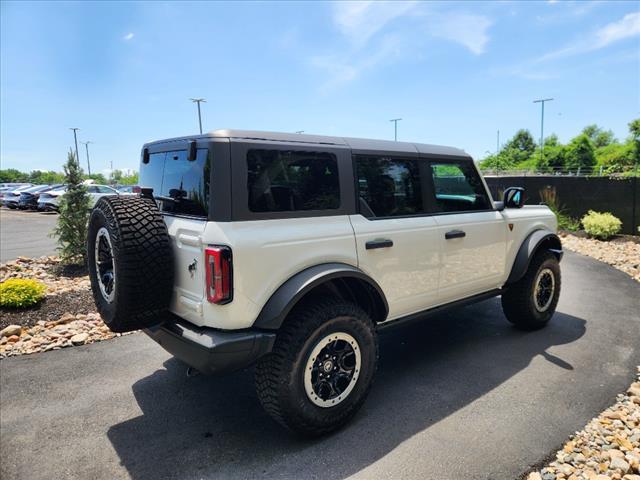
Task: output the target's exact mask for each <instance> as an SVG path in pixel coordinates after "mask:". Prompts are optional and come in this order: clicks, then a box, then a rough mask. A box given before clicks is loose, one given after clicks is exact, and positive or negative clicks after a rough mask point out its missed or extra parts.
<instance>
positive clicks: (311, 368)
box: [256, 301, 378, 436]
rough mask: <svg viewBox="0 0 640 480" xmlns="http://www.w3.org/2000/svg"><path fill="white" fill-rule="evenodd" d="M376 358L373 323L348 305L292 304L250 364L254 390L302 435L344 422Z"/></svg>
mask: <svg viewBox="0 0 640 480" xmlns="http://www.w3.org/2000/svg"><path fill="white" fill-rule="evenodd" d="M377 361H378V343H377V337H376V332H375V327H374V325H373V322H372V321H371V319H370V318H369V317H368V315H367V314H366V313H365V312H364V311H363V310H362V309H360V308H359V307H358V306H356V305H354V304H351V303H342V302H331V301H320V302H317V303H313V304H307V305H306V306H304V307H299V308H296V310H295V311H294V312H292V314H291V315H290V316H289V318H287V322H286V323H285V325H284V326H283V327H282V329H281V331H280V332H279V334H278V338H277V340H276V344H275V345H274V349H273V351H272V352H271V353H270V354H269V355H267V356H266V357H264V358H263V359H262V360H261V361H260V362H259V363H258V365H257V367H256V390H257V392H258V397H259V398H260V402H261V403H262V405H263V407H264V408H265V410H266V411H267V412H268V413H269V414H270V415H271V416H272V417H273V418H274V419H275V420H276V421H277V422H279V423H280V424H282V425H283V426H285V427H287V428H288V429H290V430H292V431H294V432H296V433H299V434H302V435H306V436H317V435H322V434H326V433H329V432H331V431H333V430H336V429H338V428H340V427H341V426H342V425H344V424H346V423H347V422H348V421H349V420H350V419H351V418H352V417H353V415H355V413H356V412H357V411H358V409H359V408H360V406H361V405H362V403H363V402H364V400H365V398H366V396H367V394H368V392H369V388H370V386H371V383H372V380H373V376H374V374H375V371H376V367H377Z"/></svg>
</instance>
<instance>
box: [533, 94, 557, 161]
mask: <svg viewBox="0 0 640 480" xmlns="http://www.w3.org/2000/svg"><path fill="white" fill-rule="evenodd" d="M552 100H553V98H540V99H538V100H534V101H533V103H540V104H541V105H542V112H541V115H540V162H541V163H542V161H543V160H544V158H543V157H544V102H550V101H552Z"/></svg>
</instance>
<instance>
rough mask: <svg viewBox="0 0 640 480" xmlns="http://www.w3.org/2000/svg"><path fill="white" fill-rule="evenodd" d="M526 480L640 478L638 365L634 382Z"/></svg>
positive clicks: (637, 479) (639, 479) (629, 479)
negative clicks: (610, 405) (613, 403)
mask: <svg viewBox="0 0 640 480" xmlns="http://www.w3.org/2000/svg"><path fill="white" fill-rule="evenodd" d="M526 478H527V480H561V479H566V480H640V367H638V372H637V378H636V383H632V384H631V386H630V387H629V389H628V390H627V392H626V393H625V394H621V395H618V397H617V402H616V403H615V405H613V406H612V407H610V408H607V409H606V410H605V411H604V412H602V413H601V414H600V415H599V416H598V417H597V418H594V419H593V420H591V421H590V422H589V423H588V424H587V426H586V427H585V428H584V429H582V430H581V431H579V432H576V434H575V435H573V436H572V437H571V438H570V440H569V441H568V442H567V443H566V444H565V445H564V447H563V448H562V450H559V451H558V452H557V453H556V460H555V461H554V462H551V463H550V464H549V465H547V466H546V467H545V468H543V469H542V470H540V471H536V472H531V473H529V475H528V476H527V477H526Z"/></svg>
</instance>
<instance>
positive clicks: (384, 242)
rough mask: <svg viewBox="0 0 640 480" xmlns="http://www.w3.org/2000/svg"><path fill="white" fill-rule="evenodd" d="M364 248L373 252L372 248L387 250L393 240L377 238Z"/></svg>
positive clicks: (391, 245)
mask: <svg viewBox="0 0 640 480" xmlns="http://www.w3.org/2000/svg"><path fill="white" fill-rule="evenodd" d="M365 247H366V249H367V250H373V249H374V248H389V247H393V240H389V239H388V238H377V239H375V240H369V241H368V242H367V243H366V244H365Z"/></svg>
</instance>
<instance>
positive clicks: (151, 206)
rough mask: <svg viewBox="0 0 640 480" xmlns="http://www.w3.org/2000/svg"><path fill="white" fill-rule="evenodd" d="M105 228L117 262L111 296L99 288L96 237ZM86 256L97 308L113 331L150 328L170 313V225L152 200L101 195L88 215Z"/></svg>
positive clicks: (171, 280)
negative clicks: (109, 298)
mask: <svg viewBox="0 0 640 480" xmlns="http://www.w3.org/2000/svg"><path fill="white" fill-rule="evenodd" d="M102 228H104V229H106V231H107V232H108V236H109V239H110V242H111V246H112V256H113V262H114V267H115V269H114V271H115V281H114V282H113V289H112V292H113V298H112V301H108V299H107V298H105V296H104V295H103V293H102V291H101V290H100V283H99V280H98V275H97V267H96V261H95V257H96V254H95V245H96V240H97V238H96V237H97V235H98V234H99V231H100V230H101V229H102ZM103 235H104V231H103ZM87 260H88V267H89V278H90V280H91V289H92V291H93V298H94V300H95V303H96V307H97V309H98V312H99V313H100V315H101V316H102V319H103V320H104V322H105V324H106V325H107V326H108V327H109V328H110V329H111V330H112V331H114V332H129V331H132V330H137V329H140V328H146V327H150V326H153V325H155V324H157V323H160V322H161V321H162V320H163V319H164V318H165V315H166V313H167V311H168V308H169V302H170V299H171V295H172V291H173V252H172V249H171V243H170V238H169V233H168V232H167V226H166V225H165V223H164V220H163V219H162V215H161V214H160V212H159V210H158V207H157V206H156V204H155V202H154V201H153V200H152V199H148V198H141V197H129V196H127V197H125V196H123V197H116V196H108V197H102V198H100V199H99V200H98V202H97V203H96V206H95V207H94V209H93V210H92V212H91V217H90V219H89V229H88V236H87Z"/></svg>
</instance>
